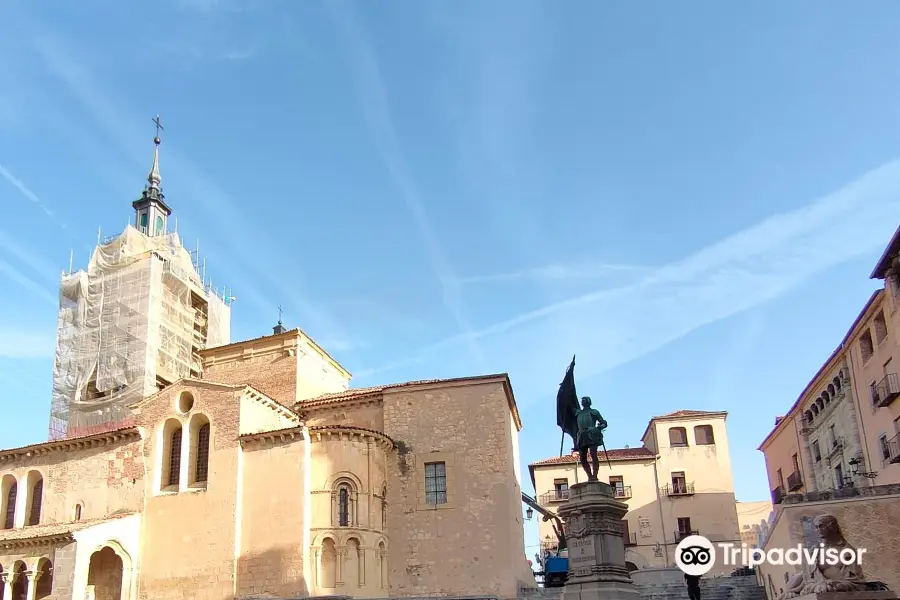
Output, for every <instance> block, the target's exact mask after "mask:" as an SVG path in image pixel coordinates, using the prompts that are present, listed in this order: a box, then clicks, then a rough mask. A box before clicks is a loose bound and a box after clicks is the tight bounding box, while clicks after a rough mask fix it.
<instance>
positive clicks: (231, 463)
mask: <svg viewBox="0 0 900 600" xmlns="http://www.w3.org/2000/svg"><path fill="white" fill-rule="evenodd" d="M183 390H188V391H190V392H191V393H192V395H193V406H192V408H191V410H190V411H189V412H188V413H187V414H179V413H178V412H177V411H176V402H175V397H177V396H178V395H179V394H180V393H181V392H182V391H183ZM236 396H237V393H236V391H235V390H234V389H230V388H221V387H216V386H210V385H205V384H200V383H198V384H183V385H174V386H171V388H167V390H166V392H165V393H163V394H160V395H159V396H157V397H155V398H152V399H150V400H149V401H148V402H147V403H146V404H144V405H142V406H141V407H140V410H139V411H138V414H137V420H138V424H139V426H141V428H142V429H143V430H144V431H145V432H146V439H145V442H144V453H143V460H144V461H145V463H146V464H147V467H148V477H149V478H150V483H151V485H148V489H151V490H153V491H152V493H150V495H148V497H147V502H146V506H145V510H144V519H143V530H142V532H141V538H142V539H141V542H142V543H141V560H140V564H141V567H140V585H139V589H140V597H141V598H142V599H148V600H150V599H152V600H169V599H173V600H174V599H177V600H182V599H183V598H185V597H191V598H208V599H210V600H219V599H224V598H230V597H233V595H234V560H235V536H236V527H235V520H236V518H235V514H236V504H237V494H236V493H235V489H236V486H237V485H238V469H239V460H238V456H239V453H240V452H239V445H238V444H239V442H238V436H239V429H240V403H239V401H238V399H237V397H236ZM200 416H203V417H205V418H207V419H209V423H210V446H209V477H208V481H207V482H206V484H205V485H204V486H202V487H197V486H191V485H185V483H186V481H187V478H186V477H182V481H181V483H180V484H179V486H176V488H177V489H175V490H168V489H166V490H162V491H160V487H161V485H160V481H161V479H162V474H163V472H164V471H163V464H164V462H165V458H164V456H165V453H164V448H163V447H161V445H163V444H164V443H165V442H164V441H163V440H164V438H165V437H166V436H164V435H163V433H164V426H168V423H171V422H174V421H177V422H178V423H180V424H181V426H182V428H183V431H184V432H185V434H184V435H185V437H184V438H183V439H184V442H183V444H184V446H186V447H190V446H191V445H192V443H193V441H192V432H191V427H190V423H191V422H192V419H194V418H195V417H200ZM186 456H188V455H187V454H185V453H183V454H182V457H186ZM189 460H190V459H188V460H184V459H182V467H181V468H182V470H185V469H190V466H189V464H186V463H189Z"/></svg>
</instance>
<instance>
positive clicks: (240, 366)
mask: <svg viewBox="0 0 900 600" xmlns="http://www.w3.org/2000/svg"><path fill="white" fill-rule="evenodd" d="M203 379H206V380H209V381H215V382H217V383H230V384H235V385H251V386H253V387H255V388H256V389H258V390H259V391H261V392H262V393H264V394H266V395H267V396H269V397H270V398H272V399H273V400H277V401H278V402H281V403H282V404H284V405H285V406H293V405H294V402H296V398H297V357H296V356H289V355H288V354H286V353H284V352H267V353H263V354H260V355H258V356H249V357H247V358H243V359H241V360H237V361H229V362H216V363H212V364H208V365H204V368H203Z"/></svg>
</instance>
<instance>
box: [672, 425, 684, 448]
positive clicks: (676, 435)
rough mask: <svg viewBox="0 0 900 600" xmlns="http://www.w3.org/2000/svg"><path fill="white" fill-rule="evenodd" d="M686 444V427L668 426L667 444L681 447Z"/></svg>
mask: <svg viewBox="0 0 900 600" xmlns="http://www.w3.org/2000/svg"><path fill="white" fill-rule="evenodd" d="M687 445H688V441H687V429H685V428H684V427H669V446H672V447H674V448H683V447H684V446H687Z"/></svg>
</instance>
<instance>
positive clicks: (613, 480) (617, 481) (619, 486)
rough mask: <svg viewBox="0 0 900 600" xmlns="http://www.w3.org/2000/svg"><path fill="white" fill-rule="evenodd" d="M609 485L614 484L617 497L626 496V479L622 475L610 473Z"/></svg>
mask: <svg viewBox="0 0 900 600" xmlns="http://www.w3.org/2000/svg"><path fill="white" fill-rule="evenodd" d="M609 485H611V486H612V488H613V492H614V493H615V495H616V498H624V497H625V479H623V478H622V477H621V476H620V475H610V476H609Z"/></svg>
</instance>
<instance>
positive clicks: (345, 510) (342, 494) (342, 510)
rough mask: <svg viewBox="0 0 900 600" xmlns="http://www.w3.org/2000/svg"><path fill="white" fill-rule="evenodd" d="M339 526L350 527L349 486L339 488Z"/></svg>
mask: <svg viewBox="0 0 900 600" xmlns="http://www.w3.org/2000/svg"><path fill="white" fill-rule="evenodd" d="M338 525H340V526H341V527H347V526H348V525H350V486H348V485H342V486H341V487H339V488H338Z"/></svg>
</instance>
